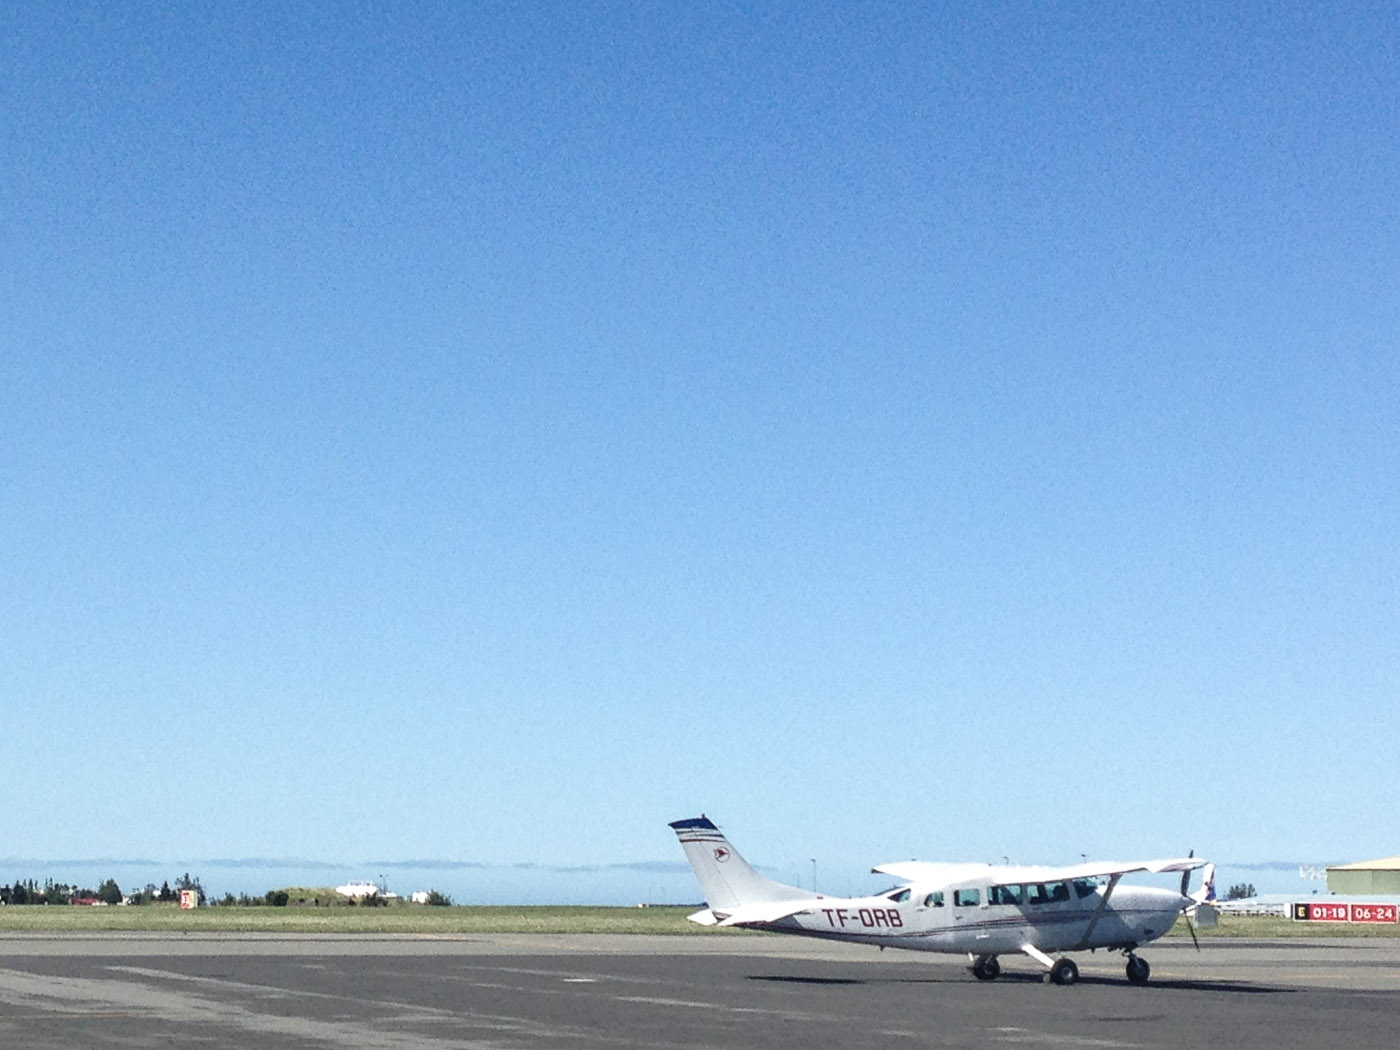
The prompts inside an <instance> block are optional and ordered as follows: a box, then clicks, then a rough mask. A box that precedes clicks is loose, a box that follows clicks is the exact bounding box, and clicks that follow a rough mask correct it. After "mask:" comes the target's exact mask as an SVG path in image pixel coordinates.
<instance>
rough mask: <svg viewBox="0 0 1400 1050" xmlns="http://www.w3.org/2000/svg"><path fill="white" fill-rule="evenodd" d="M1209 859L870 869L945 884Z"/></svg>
mask: <svg viewBox="0 0 1400 1050" xmlns="http://www.w3.org/2000/svg"><path fill="white" fill-rule="evenodd" d="M1206 863H1207V862H1206V861H1205V860H1204V859H1203V858H1200V857H1170V858H1166V859H1162V860H1132V861H1116V860H1093V861H1088V862H1085V863H1083V864H1067V865H1063V866H1061V867H1029V866H1027V867H1019V866H1004V867H1003V866H996V865H991V864H940V863H932V862H928V861H919V860H906V861H896V862H895V863H893V864H881V865H880V866H879V867H877V868H872V869H871V871H873V872H877V873H879V874H881V875H890V876H892V877H894V878H896V879H903V880H905V881H907V882H929V883H943V884H944V885H947V884H949V883H954V882H970V881H972V880H974V879H988V880H991V881H994V882H1006V883H1011V882H1059V881H1061V880H1065V881H1067V880H1071V879H1094V878H1100V877H1103V876H1113V875H1128V874H1131V873H1132V872H1135V871H1146V872H1151V873H1153V874H1161V873H1163V872H1176V871H1194V870H1195V869H1196V868H1203V867H1205V865H1206Z"/></svg>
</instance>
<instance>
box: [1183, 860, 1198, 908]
mask: <svg viewBox="0 0 1400 1050" xmlns="http://www.w3.org/2000/svg"><path fill="white" fill-rule="evenodd" d="M1195 855H1196V851H1195V850H1194V849H1193V850H1192V851H1191V852H1190V853H1188V854H1186V856H1187V857H1194V856H1195ZM1190 887H1191V869H1190V868H1187V869H1186V870H1185V871H1183V872H1182V873H1181V895H1182V896H1183V897H1185V896H1187V893H1186V891H1187V890H1188V889H1189V888H1190Z"/></svg>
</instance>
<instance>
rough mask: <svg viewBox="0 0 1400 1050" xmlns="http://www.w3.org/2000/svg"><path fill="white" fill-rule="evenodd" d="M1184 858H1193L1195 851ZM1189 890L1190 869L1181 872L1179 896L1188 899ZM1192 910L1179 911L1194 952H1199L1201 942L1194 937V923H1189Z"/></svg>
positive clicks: (1191, 908)
mask: <svg viewBox="0 0 1400 1050" xmlns="http://www.w3.org/2000/svg"><path fill="white" fill-rule="evenodd" d="M1186 856H1187V857H1188V858H1193V857H1195V856H1196V851H1195V850H1194V849H1193V850H1192V851H1191V852H1190V853H1188V854H1186ZM1190 888H1191V869H1190V868H1187V869H1186V870H1185V871H1183V872H1182V873H1181V895H1182V896H1183V897H1190V896H1191V894H1189V893H1188V892H1187V890H1189V889H1190ZM1194 910H1195V907H1194V905H1193V906H1191V907H1187V908H1183V909H1182V911H1181V917H1182V918H1183V919H1185V920H1186V929H1187V930H1188V931H1189V932H1190V934H1191V943H1192V944H1194V945H1195V946H1196V951H1200V950H1201V942H1200V939H1199V938H1198V937H1197V936H1196V924H1195V923H1194V922H1192V921H1191V912H1192V911H1194Z"/></svg>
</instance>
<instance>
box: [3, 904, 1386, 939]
mask: <svg viewBox="0 0 1400 1050" xmlns="http://www.w3.org/2000/svg"><path fill="white" fill-rule="evenodd" d="M690 910H691V909H690V908H576V907H543V906H541V907H523V908H476V907H454V908H430V907H422V906H415V905H398V906H395V907H388V908H309V907H297V906H289V907H286V908H239V907H215V908H199V909H196V910H194V911H181V910H180V909H179V908H178V907H175V906H174V905H159V904H152V905H147V906H145V907H140V908H80V907H62V906H55V907H43V906H10V907H0V934H5V933H102V932H113V933H140V932H152V933H159V932H164V933H171V932H176V931H179V932H189V933H193V932H203V933H300V934H308V933H347V934H365V935H368V934H395V933H399V934H424V935H437V936H450V935H454V934H473V933H481V934H485V933H546V934H568V933H640V934H693V933H699V932H701V929H700V927H698V926H695V925H694V924H692V923H689V922H687V921H686V919H685V917H686V915H687V914H689V913H690ZM705 932H706V934H707V935H712V936H726V935H728V936H735V935H740V936H742V935H744V932H745V931H738V930H714V929H711V930H708V931H705ZM1198 932H1199V935H1200V937H1201V939H1202V940H1209V939H1211V938H1217V937H1237V938H1276V937H1397V936H1400V927H1396V926H1361V925H1358V926H1351V925H1345V924H1330V923H1303V922H1292V921H1291V920H1288V919H1274V918H1265V917H1259V916H1224V917H1222V918H1221V920H1220V923H1219V925H1218V926H1216V928H1215V929H1213V930H1200V931H1198ZM1168 936H1172V937H1189V936H1190V934H1189V933H1188V932H1187V930H1186V926H1185V924H1184V923H1181V922H1178V923H1177V924H1176V927H1175V928H1174V929H1173V930H1172V932H1171V933H1170V934H1169V935H1168Z"/></svg>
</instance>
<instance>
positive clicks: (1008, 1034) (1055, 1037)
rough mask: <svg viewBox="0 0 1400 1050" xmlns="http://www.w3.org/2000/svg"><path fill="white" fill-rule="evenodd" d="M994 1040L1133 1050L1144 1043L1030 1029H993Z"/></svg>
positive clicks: (999, 1041)
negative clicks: (1130, 1049) (1129, 1049)
mask: <svg viewBox="0 0 1400 1050" xmlns="http://www.w3.org/2000/svg"><path fill="white" fill-rule="evenodd" d="M991 1031H992V1032H993V1033H994V1034H993V1036H992V1038H993V1039H994V1040H995V1041H996V1042H998V1043H1035V1044H1037V1045H1050V1046H1102V1047H1119V1048H1133V1047H1141V1046H1143V1045H1144V1044H1142V1043H1125V1042H1122V1041H1120V1040H1117V1039H1094V1038H1092V1037H1090V1036H1083V1035H1059V1034H1057V1033H1054V1032H1036V1031H1032V1030H1031V1029H1029V1028H993V1029H991Z"/></svg>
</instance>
